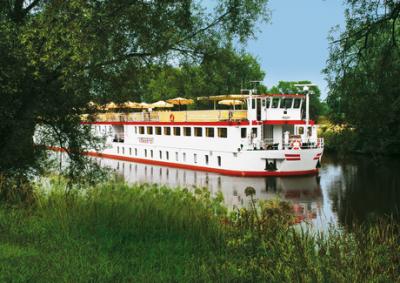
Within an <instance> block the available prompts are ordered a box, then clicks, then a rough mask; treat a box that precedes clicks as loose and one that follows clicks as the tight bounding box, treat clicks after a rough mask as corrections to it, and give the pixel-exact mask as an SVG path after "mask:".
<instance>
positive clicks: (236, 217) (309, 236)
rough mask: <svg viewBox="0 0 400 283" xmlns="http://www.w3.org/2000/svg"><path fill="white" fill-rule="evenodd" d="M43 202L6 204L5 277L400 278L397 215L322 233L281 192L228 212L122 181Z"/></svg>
mask: <svg viewBox="0 0 400 283" xmlns="http://www.w3.org/2000/svg"><path fill="white" fill-rule="evenodd" d="M248 192H249V195H248V197H249V198H252V195H251V194H250V193H251V190H248ZM36 199H37V201H36V202H35V205H34V206H31V207H24V208H18V209H16V208H12V207H1V208H0V282H27V281H29V282H88V281H93V282H114V281H116V282H132V281H135V282H171V281H173V282H176V281H178V282H210V281H212V282H214V281H217V282H281V281H328V282H349V281H350V282H352V281H353V282H365V281H384V282H387V281H391V282H394V281H399V280H400V276H399V269H398V266H399V262H400V258H399V255H400V248H399V245H398V243H399V229H398V225H397V224H395V223H393V222H377V223H374V224H373V225H371V226H370V227H360V228H358V229H354V231H353V232H351V233H350V232H347V231H337V230H331V231H329V232H328V233H326V234H316V233H312V232H309V231H308V230H303V229H301V226H299V225H293V223H294V217H293V214H292V207H291V205H290V204H289V203H287V202H282V201H280V200H277V199H275V200H271V201H267V202H260V203H256V202H255V201H253V199H251V202H252V204H253V205H252V209H240V210H234V211H231V212H229V213H228V212H227V211H226V209H225V208H224V207H223V206H222V205H221V201H222V197H221V195H218V196H217V197H216V198H213V199H212V198H210V193H209V192H208V191H207V190H205V189H196V190H195V191H194V192H193V193H191V192H189V191H188V190H186V189H175V190H171V189H168V188H164V187H157V186H151V185H135V186H128V185H126V184H124V183H119V182H117V183H115V182H110V183H107V184H102V185H99V186H97V187H92V188H88V189H86V190H84V191H81V192H80V193H78V192H77V191H70V192H69V194H65V193H64V185H63V182H62V181H61V182H59V183H58V182H52V183H51V184H50V186H48V187H47V188H43V186H41V190H40V191H38V192H37V196H36Z"/></svg>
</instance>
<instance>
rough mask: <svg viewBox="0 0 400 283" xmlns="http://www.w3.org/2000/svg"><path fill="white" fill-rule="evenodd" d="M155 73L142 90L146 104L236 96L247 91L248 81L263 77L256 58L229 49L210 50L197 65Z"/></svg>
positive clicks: (187, 63)
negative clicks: (235, 94)
mask: <svg viewBox="0 0 400 283" xmlns="http://www.w3.org/2000/svg"><path fill="white" fill-rule="evenodd" d="M155 69H156V71H155V74H154V76H153V78H152V79H151V80H149V82H148V85H147V87H146V91H145V92H146V94H145V95H144V97H145V100H146V101H156V100H159V99H168V98H172V97H175V96H184V97H188V98H196V97H199V96H208V95H220V94H232V93H239V92H240V89H242V88H245V87H250V85H249V82H250V81H251V80H263V79H264V76H265V73H264V71H262V70H261V67H260V64H259V63H258V62H257V59H256V58H254V57H253V56H251V55H250V54H248V53H245V52H238V51H236V50H234V49H233V48H232V47H230V46H228V47H225V48H216V49H214V50H213V51H212V53H211V54H210V53H208V54H206V56H204V58H203V60H202V61H201V62H198V63H193V62H184V63H182V64H181V65H180V66H179V67H175V68H174V67H172V66H165V67H163V68H161V69H160V68H157V67H155Z"/></svg>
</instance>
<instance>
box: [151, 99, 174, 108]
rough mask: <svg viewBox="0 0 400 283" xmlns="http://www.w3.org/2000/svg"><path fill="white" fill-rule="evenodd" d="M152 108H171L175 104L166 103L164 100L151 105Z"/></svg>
mask: <svg viewBox="0 0 400 283" xmlns="http://www.w3.org/2000/svg"><path fill="white" fill-rule="evenodd" d="M150 106H151V108H171V107H174V105H173V104H170V103H168V102H165V101H163V100H160V101H157V102H154V103H152V104H150Z"/></svg>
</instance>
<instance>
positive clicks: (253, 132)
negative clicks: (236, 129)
mask: <svg viewBox="0 0 400 283" xmlns="http://www.w3.org/2000/svg"><path fill="white" fill-rule="evenodd" d="M251 133H252V135H253V138H256V137H257V128H251Z"/></svg>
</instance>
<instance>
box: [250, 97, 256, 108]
mask: <svg viewBox="0 0 400 283" xmlns="http://www.w3.org/2000/svg"><path fill="white" fill-rule="evenodd" d="M251 108H252V109H256V100H255V99H254V98H253V99H252V100H251Z"/></svg>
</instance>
